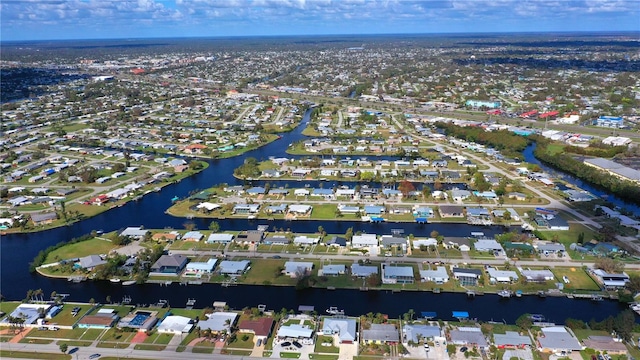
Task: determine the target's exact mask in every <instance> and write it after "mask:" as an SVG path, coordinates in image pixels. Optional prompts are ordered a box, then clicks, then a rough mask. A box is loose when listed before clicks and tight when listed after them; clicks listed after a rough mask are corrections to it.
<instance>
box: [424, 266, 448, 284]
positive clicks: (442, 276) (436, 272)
mask: <svg viewBox="0 0 640 360" xmlns="http://www.w3.org/2000/svg"><path fill="white" fill-rule="evenodd" d="M420 278H421V279H422V281H433V282H435V283H436V284H444V283H446V282H448V281H449V273H447V268H445V267H444V266H438V267H437V268H435V269H433V270H432V269H429V270H420Z"/></svg>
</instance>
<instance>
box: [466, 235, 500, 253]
mask: <svg viewBox="0 0 640 360" xmlns="http://www.w3.org/2000/svg"><path fill="white" fill-rule="evenodd" d="M473 247H474V248H475V249H476V251H479V252H491V253H494V254H495V253H499V254H504V249H503V248H502V245H500V243H499V242H497V241H496V240H494V239H479V240H477V241H476V242H475V243H474V244H473Z"/></svg>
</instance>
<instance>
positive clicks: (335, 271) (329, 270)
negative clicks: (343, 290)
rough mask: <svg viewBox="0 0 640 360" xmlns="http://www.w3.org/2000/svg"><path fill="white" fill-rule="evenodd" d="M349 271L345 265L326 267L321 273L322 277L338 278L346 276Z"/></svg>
mask: <svg viewBox="0 0 640 360" xmlns="http://www.w3.org/2000/svg"><path fill="white" fill-rule="evenodd" d="M346 271H347V267H346V266H345V265H343V264H329V265H324V266H323V267H322V269H320V271H319V273H320V275H322V276H338V275H344V274H345V273H346Z"/></svg>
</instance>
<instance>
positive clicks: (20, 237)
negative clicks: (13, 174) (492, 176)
mask: <svg viewBox="0 0 640 360" xmlns="http://www.w3.org/2000/svg"><path fill="white" fill-rule="evenodd" d="M309 116H310V112H309V111H307V112H306V113H305V115H304V118H303V121H302V124H301V125H300V126H298V127H297V128H296V129H294V130H293V131H292V132H290V133H286V134H283V136H282V138H281V139H280V140H277V141H275V142H272V143H270V144H268V145H266V146H265V147H262V148H260V149H257V150H254V151H250V152H248V153H246V154H245V155H243V156H239V157H235V158H229V159H219V160H211V161H209V163H210V166H209V168H207V169H206V170H204V171H203V172H201V173H199V174H197V175H195V176H192V177H190V178H187V179H184V180H183V181H181V182H179V183H177V184H172V185H169V186H167V187H165V188H163V189H162V191H160V192H158V193H150V194H148V195H146V196H144V197H143V198H142V199H141V200H139V201H132V202H129V203H127V204H126V205H124V206H122V207H119V208H115V209H112V210H109V211H107V212H105V213H102V214H100V215H98V216H96V217H93V218H91V219H87V220H85V221H82V222H79V223H75V224H72V225H70V226H66V227H61V228H57V229H52V230H48V231H43V232H38V233H33V234H10V235H4V236H2V239H1V241H0V272H1V273H0V282H1V283H2V295H3V296H4V297H5V298H7V299H13V300H18V299H22V298H24V297H25V295H26V293H27V291H28V290H29V289H42V290H43V291H44V293H45V294H50V293H51V292H53V291H56V292H58V293H61V294H69V297H68V300H70V301H84V302H86V301H89V299H91V298H93V299H95V300H96V301H98V302H104V301H105V299H106V297H107V296H110V297H111V299H112V300H113V301H119V299H120V298H122V297H123V296H125V295H126V296H130V297H131V298H132V301H133V302H134V303H139V304H149V303H154V302H157V301H158V300H159V299H166V300H168V301H169V302H170V304H171V305H172V306H174V307H175V306H183V305H184V304H185V303H186V300H187V298H195V299H196V300H197V305H198V306H200V307H204V306H210V305H211V304H212V302H213V301H227V302H228V303H229V305H230V306H231V307H233V308H242V307H245V306H256V305H258V304H265V305H267V307H268V308H270V309H276V310H279V309H280V308H283V307H285V308H288V309H294V308H297V306H298V305H300V304H304V305H314V306H316V308H317V309H319V310H320V311H323V309H324V308H325V307H329V306H338V307H341V308H344V309H345V311H346V313H347V314H360V313H367V312H385V313H389V314H390V315H392V316H398V315H399V314H402V313H404V312H406V311H407V310H408V309H414V310H415V311H416V312H419V311H437V312H438V313H439V314H440V316H441V317H442V318H448V317H449V316H450V311H453V310H463V311H469V312H470V313H471V316H472V317H477V318H478V319H481V320H491V319H493V320H496V321H502V320H503V319H504V320H506V321H508V322H512V321H513V320H515V318H517V317H518V316H519V315H520V314H521V313H523V312H529V313H540V314H544V315H545V316H547V317H548V318H549V319H556V320H557V321H562V320H564V319H565V318H566V317H575V318H580V319H583V320H590V319H591V318H592V317H595V318H596V319H602V318H605V317H606V316H608V315H615V314H616V313H617V312H618V311H620V310H621V309H622V308H623V306H622V305H619V304H618V303H617V302H611V301H600V302H591V301H586V300H570V299H567V298H546V299H539V298H537V297H523V298H517V299H516V298H514V299H510V300H500V298H499V297H498V296H497V295H485V296H479V297H477V298H475V299H472V300H470V299H468V298H467V297H466V295H465V294H445V293H443V294H432V293H425V292H413V291H402V292H399V293H392V292H385V291H368V292H360V291H358V290H333V291H332V290H323V289H308V290H304V291H296V290H295V289H294V288H293V287H286V288H282V287H270V286H234V287H226V288H225V287H221V286H220V285H214V284H204V285H192V286H186V287H183V286H181V285H179V284H173V285H170V286H168V287H167V286H159V285H154V284H146V285H141V286H137V285H134V286H128V287H125V286H121V285H119V284H112V283H109V282H84V283H79V284H74V283H70V282H67V281H66V280H57V279H50V278H45V277H42V276H39V275H36V274H30V273H29V272H28V264H29V262H30V261H32V260H33V258H34V257H35V256H36V254H37V253H38V252H39V251H40V250H42V249H44V248H46V247H48V246H51V245H54V244H57V243H59V242H61V241H68V240H70V239H71V238H73V237H78V236H80V235H82V234H86V233H89V232H91V231H92V230H103V231H105V232H108V231H113V230H117V229H122V228H124V227H127V226H139V225H144V226H145V227H146V228H166V227H172V228H175V229H180V228H183V223H184V219H182V218H176V217H172V216H169V215H166V214H165V213H164V211H165V210H166V209H167V208H168V207H169V206H170V205H171V199H172V198H173V197H174V196H178V197H181V198H182V197H186V196H188V195H189V193H190V192H192V191H194V189H206V188H208V187H211V186H212V185H215V184H220V183H227V184H242V181H241V180H237V179H235V178H234V177H233V176H232V172H233V169H235V168H236V167H238V166H240V165H241V164H242V163H243V161H244V159H245V158H247V157H255V158H257V159H258V160H266V159H267V158H268V157H269V156H276V157H278V156H287V155H286V152H285V151H286V149H287V147H288V145H289V144H290V143H292V142H294V141H297V140H300V139H302V138H303V135H302V130H303V129H304V128H305V126H306V125H307V124H308V121H309ZM528 149H529V148H528ZM529 151H530V154H532V150H529ZM525 156H527V155H526V154H525ZM529 157H530V158H531V157H532V155H531V156H529ZM527 160H531V159H527ZM533 160H535V159H533ZM541 166H543V165H541ZM311 186H317V182H313V183H312V184H311ZM587 190H588V189H587ZM193 221H194V222H195V223H196V225H197V227H198V228H200V229H206V228H207V227H208V225H209V222H210V221H211V220H207V219H193ZM218 222H219V223H220V225H221V228H222V230H244V229H254V228H256V227H257V226H258V225H263V224H265V225H268V226H269V228H270V229H271V228H272V227H276V228H285V229H291V231H294V232H315V231H316V230H317V227H318V225H320V224H321V225H322V226H323V228H324V229H325V231H327V232H328V233H344V232H345V231H346V230H347V228H349V227H353V229H354V231H363V232H369V233H373V232H375V233H378V234H383V233H389V232H390V230H391V229H396V228H399V229H403V230H404V231H405V233H406V234H414V235H415V236H428V235H429V234H430V233H431V231H433V230H436V231H438V232H439V233H440V234H442V235H445V236H468V235H470V233H471V232H472V231H478V227H474V226H470V225H466V224H417V223H378V224H371V223H363V222H343V221H332V222H322V223H318V222H312V221H267V220H244V219H225V220H220V221H218ZM480 231H482V232H484V233H485V234H487V235H493V234H496V233H500V232H503V231H504V228H503V227H502V226H490V227H482V228H481V230H480Z"/></svg>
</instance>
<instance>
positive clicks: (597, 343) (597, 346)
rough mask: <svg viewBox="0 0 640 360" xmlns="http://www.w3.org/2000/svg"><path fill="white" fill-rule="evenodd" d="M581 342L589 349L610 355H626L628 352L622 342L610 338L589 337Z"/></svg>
mask: <svg viewBox="0 0 640 360" xmlns="http://www.w3.org/2000/svg"><path fill="white" fill-rule="evenodd" d="M582 342H583V343H584V345H585V346H586V347H587V348H589V349H593V350H595V351H599V352H601V353H605V352H606V353H607V354H610V355H627V354H628V352H629V351H628V350H627V347H626V346H625V345H624V343H623V342H621V341H619V340H618V339H614V338H612V337H611V336H601V335H591V336H589V337H588V338H587V339H585V340H583V341H582Z"/></svg>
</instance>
